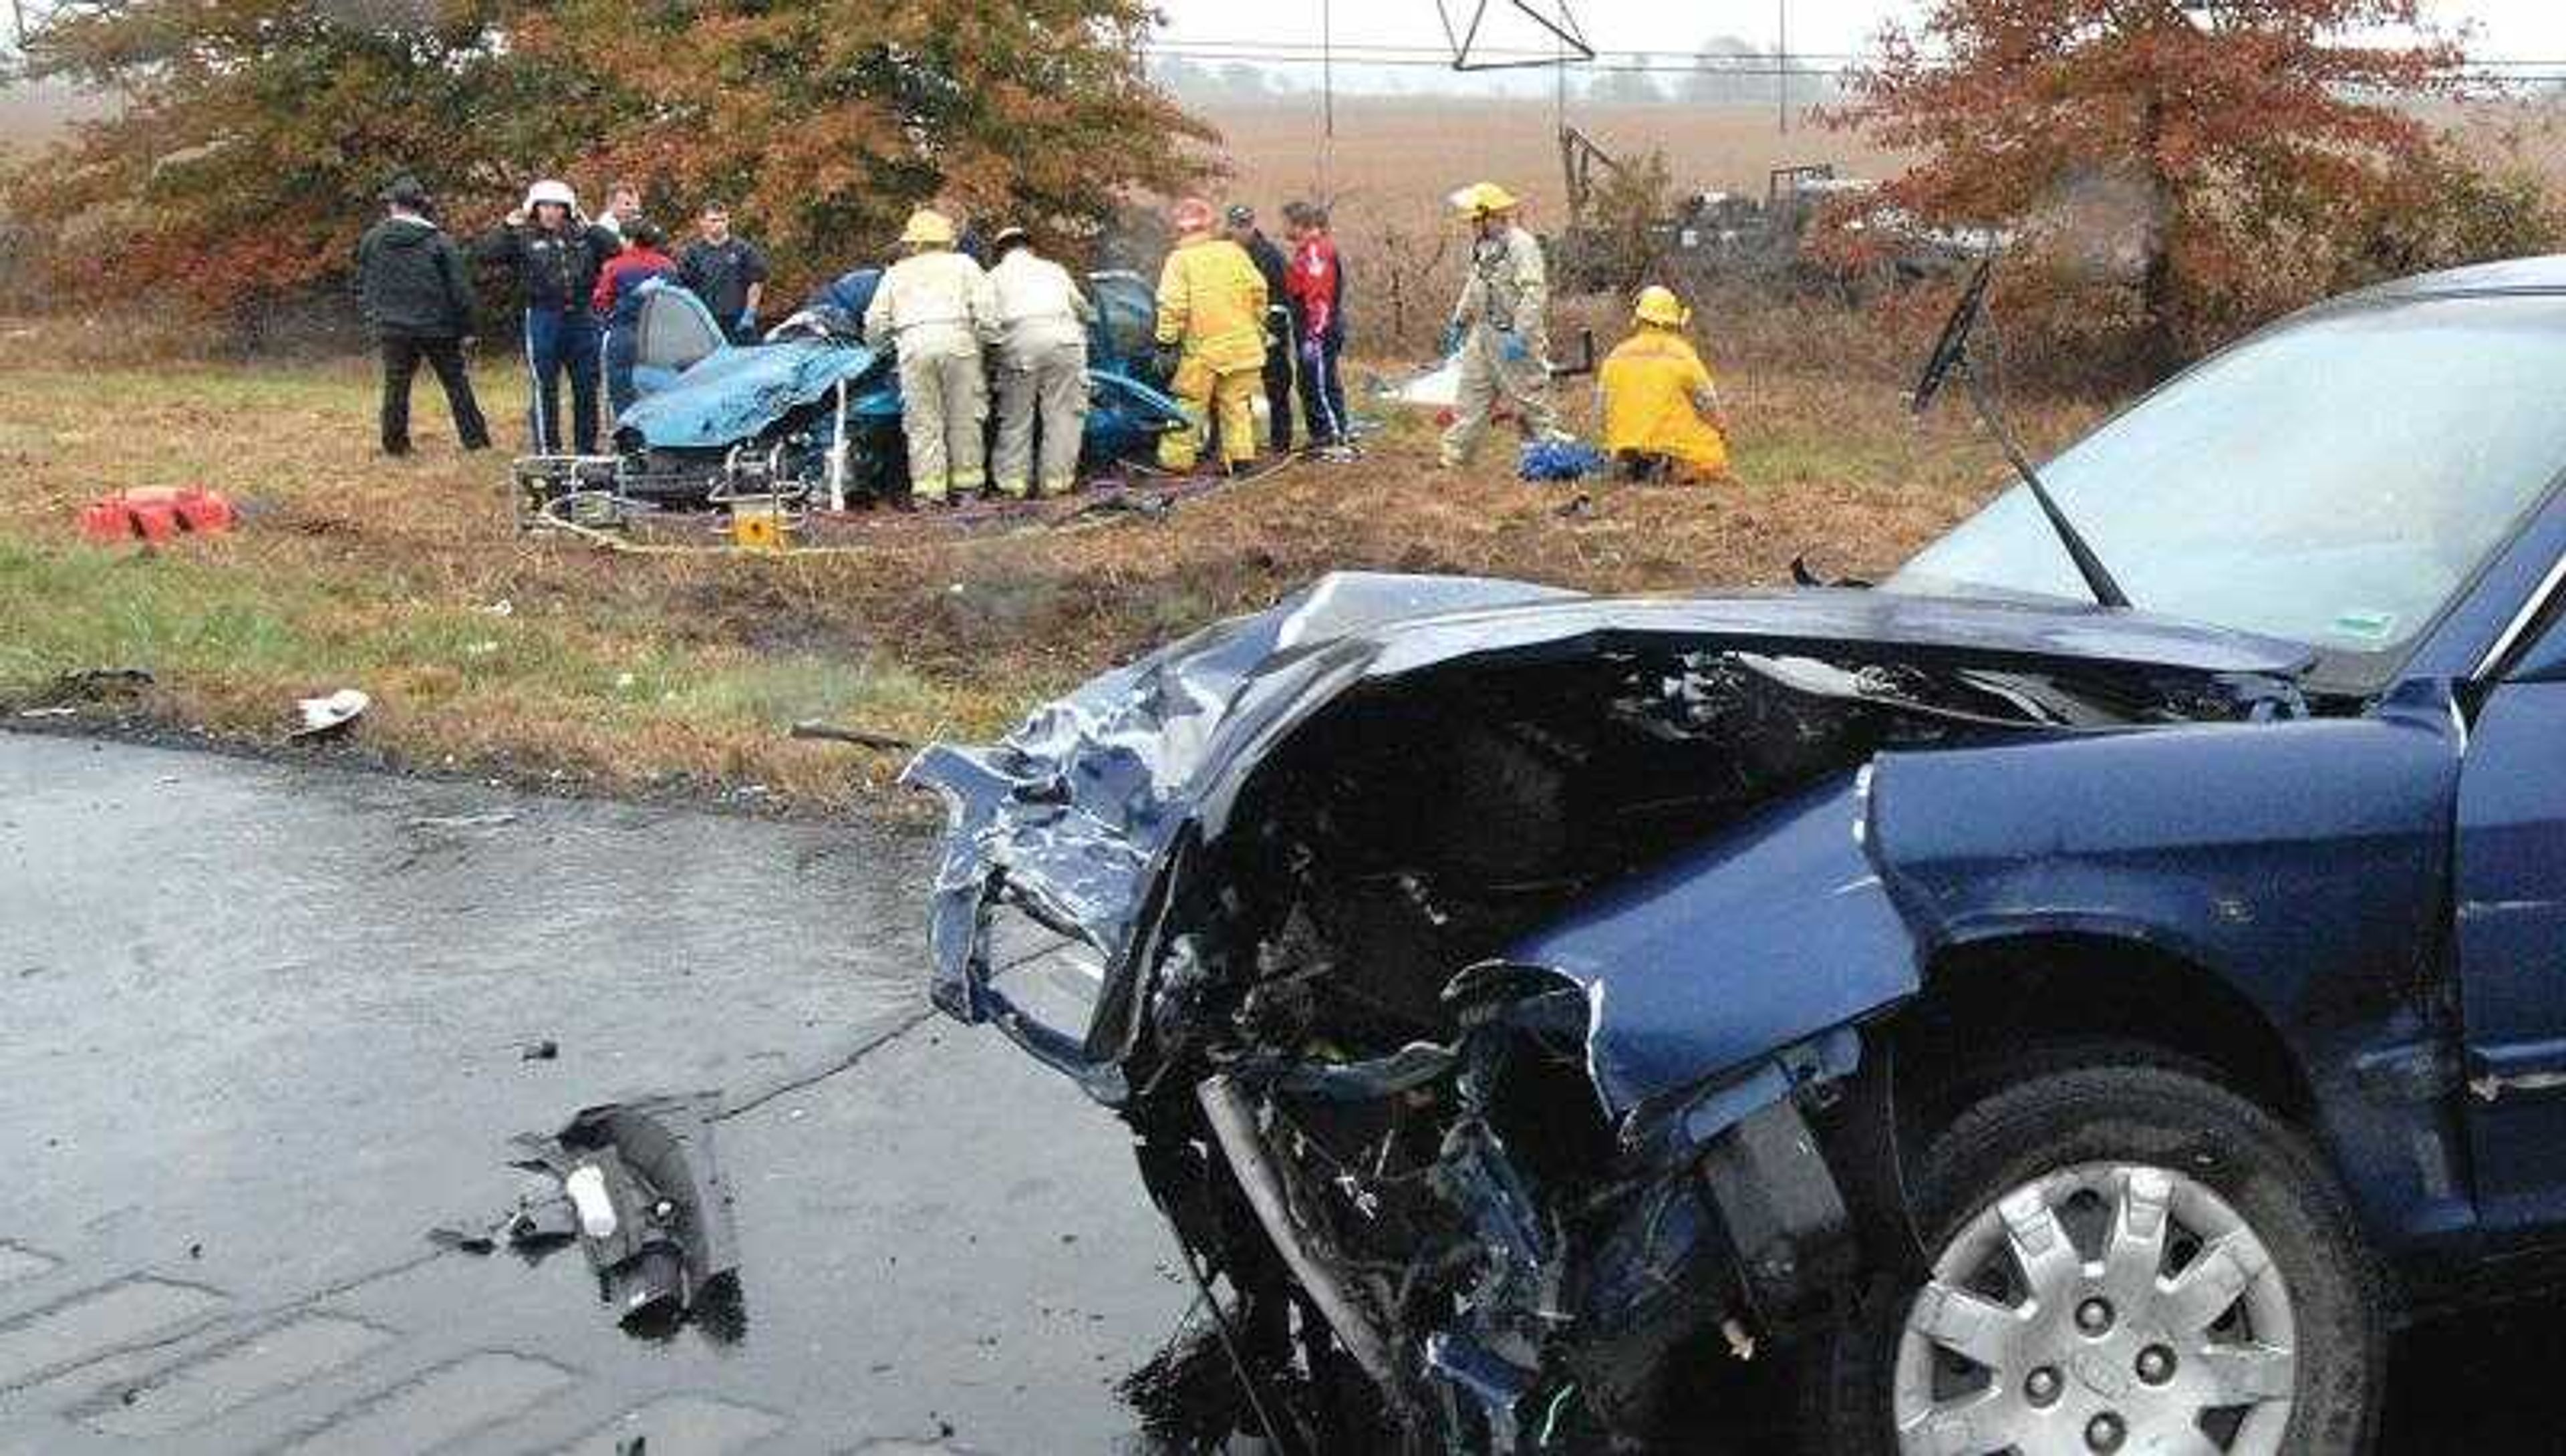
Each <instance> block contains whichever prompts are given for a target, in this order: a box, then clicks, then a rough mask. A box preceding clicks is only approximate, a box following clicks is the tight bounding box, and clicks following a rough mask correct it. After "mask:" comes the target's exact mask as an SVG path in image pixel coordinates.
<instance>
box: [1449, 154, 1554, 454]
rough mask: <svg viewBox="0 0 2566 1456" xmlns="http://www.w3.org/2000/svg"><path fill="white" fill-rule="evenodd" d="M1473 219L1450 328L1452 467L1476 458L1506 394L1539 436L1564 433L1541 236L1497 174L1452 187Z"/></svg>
mask: <svg viewBox="0 0 2566 1456" xmlns="http://www.w3.org/2000/svg"><path fill="white" fill-rule="evenodd" d="M1451 201H1452V205H1453V207H1454V208H1456V209H1457V210H1458V211H1459V212H1460V213H1461V214H1462V216H1464V217H1465V218H1467V219H1468V220H1469V223H1470V229H1471V233H1472V237H1471V241H1470V267H1469V273H1468V276H1467V277H1465V278H1464V279H1463V280H1462V284H1461V297H1460V299H1459V301H1458V302H1456V303H1454V304H1453V306H1452V322H1451V324H1450V326H1449V327H1447V328H1446V329H1445V330H1444V353H1446V354H1450V353H1451V352H1452V351H1453V350H1454V349H1458V350H1459V351H1460V354H1461V377H1460V380H1459V389H1458V393H1457V396H1456V397H1455V399H1454V400H1453V405H1452V427H1451V428H1450V429H1447V430H1445V431H1444V432H1443V448H1442V460H1443V464H1444V466H1445V467H1446V468H1450V467H1453V466H1458V465H1465V464H1467V463H1469V460H1470V456H1471V455H1472V454H1473V453H1475V452H1476V451H1477V450H1478V448H1479V439H1480V437H1481V436H1483V435H1485V434H1486V433H1487V432H1488V420H1489V418H1490V416H1491V415H1493V414H1494V413H1495V410H1496V406H1497V404H1498V402H1499V401H1500V400H1502V401H1504V402H1506V403H1508V404H1510V405H1512V406H1513V407H1514V411H1515V415H1516V417H1517V418H1518V419H1520V420H1521V421H1522V422H1523V429H1524V432H1525V433H1526V434H1527V435H1530V436H1531V437H1532V438H1534V439H1557V438H1560V437H1561V434H1560V428H1559V412H1558V411H1557V410H1556V409H1555V408H1553V407H1552V405H1551V402H1550V340H1549V323H1548V312H1549V308H1550V281H1549V271H1548V269H1547V267H1546V266H1545V264H1544V263H1543V261H1542V256H1541V241H1540V240H1539V239H1538V238H1535V237H1534V236H1533V235H1532V234H1531V233H1528V232H1526V231H1524V229H1523V226H1522V225H1521V224H1520V223H1519V222H1517V221H1516V212H1517V210H1518V209H1519V208H1520V207H1521V205H1522V204H1520V203H1518V202H1517V201H1516V200H1515V197H1514V194H1513V193H1511V192H1508V191H1507V190H1506V189H1505V188H1503V187H1500V186H1498V185H1497V184H1496V183H1494V182H1474V183H1472V184H1471V185H1469V186H1467V187H1464V188H1462V189H1461V190H1460V191H1458V192H1455V193H1453V194H1452V198H1451Z"/></svg>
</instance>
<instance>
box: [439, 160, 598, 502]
mask: <svg viewBox="0 0 2566 1456" xmlns="http://www.w3.org/2000/svg"><path fill="white" fill-rule="evenodd" d="M623 247H624V243H623V239H621V238H620V237H618V236H616V235H615V233H614V232H613V230H611V229H607V228H602V227H599V226H597V225H595V224H593V223H591V222H589V221H588V220H587V219H586V218H584V217H582V216H580V212H579V198H578V196H577V195H576V194H574V193H573V192H572V191H571V189H570V186H569V184H567V183H564V182H558V181H554V180H552V179H550V178H546V179H545V180H543V181H540V182H537V183H535V184H534V185H533V186H532V187H529V188H527V189H526V200H525V202H524V203H523V204H522V205H520V206H519V207H518V208H517V210H516V211H514V212H511V213H509V214H508V218H507V221H506V222H504V223H502V224H501V225H500V226H499V227H498V228H497V229H495V230H494V231H492V232H491V233H490V234H489V235H488V236H486V237H484V238H482V239H481V241H480V242H478V243H477V244H475V245H474V247H473V252H474V253H475V254H476V255H477V256H479V257H483V258H489V259H495V260H497V261H500V262H503V263H506V264H507V265H509V266H510V267H511V268H513V269H515V270H516V274H517V285H518V289H519V291H520V292H521V293H522V294H523V295H524V297H525V301H526V324H525V339H524V342H525V350H526V373H527V378H528V384H529V386H530V388H531V391H532V393H533V396H534V397H533V398H532V399H531V400H530V401H529V407H528V411H527V412H528V414H529V416H530V418H531V423H532V428H533V433H534V453H536V454H538V455H558V454H560V453H561V452H562V449H563V444H564V441H563V436H562V429H561V376H562V374H563V373H564V372H567V373H569V375H570V409H571V421H570V436H569V447H570V448H571V449H572V450H574V451H576V452H577V453H579V454H582V455H594V454H596V453H597V365H598V335H597V316H596V315H595V314H593V313H591V312H590V311H589V297H590V295H591V294H592V293H594V292H595V291H596V289H597V271H598V269H599V268H601V267H603V266H605V263H606V260H607V259H609V258H612V257H614V256H615V255H616V254H617V253H619V252H622V251H623Z"/></svg>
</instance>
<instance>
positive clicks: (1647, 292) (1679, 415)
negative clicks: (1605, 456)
mask: <svg viewBox="0 0 2566 1456" xmlns="http://www.w3.org/2000/svg"><path fill="white" fill-rule="evenodd" d="M1691 319H1692V314H1691V311H1689V310H1687V309H1686V308H1685V307H1684V306H1683V305H1682V304H1681V303H1679V302H1677V301H1676V299H1675V296H1674V294H1673V293H1672V292H1671V291H1669V290H1668V289H1665V288H1661V287H1659V286H1658V285H1656V284H1651V285H1649V286H1648V287H1647V288H1644V289H1642V290H1640V298H1639V304H1638V307H1636V308H1634V309H1633V310H1632V311H1631V321H1632V325H1633V332H1632V334H1631V337H1630V338H1628V339H1625V340H1623V341H1622V342H1621V344H1619V345H1618V346H1616V347H1615V348H1614V350H1613V353H1612V354H1611V355H1610V356H1608V357H1607V358H1606V359H1605V361H1604V364H1603V367H1601V368H1599V369H1598V370H1596V374H1595V396H1596V405H1597V409H1596V413H1597V415H1598V416H1599V417H1600V418H1601V419H1602V420H1603V421H1604V448H1605V450H1606V452H1607V453H1609V454H1611V455H1612V457H1613V459H1614V462H1615V463H1616V464H1617V465H1619V466H1620V468H1621V473H1622V475H1623V477H1624V478H1626V479H1630V480H1676V481H1703V480H1715V479H1722V478H1725V477H1726V476H1727V474H1728V425H1727V420H1726V418H1725V416H1723V415H1722V414H1721V412H1720V408H1719V390H1718V388H1717V386H1715V385H1714V384H1712V382H1711V378H1710V369H1709V368H1708V367H1707V366H1705V365H1704V364H1702V362H1701V356H1700V355H1698V354H1696V353H1694V352H1693V347H1692V344H1691V343H1690V341H1688V340H1686V339H1685V338H1684V336H1683V329H1684V325H1685V324H1687V323H1688V322H1690V321H1691Z"/></svg>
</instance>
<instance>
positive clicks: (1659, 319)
mask: <svg viewBox="0 0 2566 1456" xmlns="http://www.w3.org/2000/svg"><path fill="white" fill-rule="evenodd" d="M1631 317H1632V318H1634V319H1637V320H1639V321H1640V322H1641V323H1643V324H1655V325H1657V326H1658V327H1660V328H1662V329H1680V328H1682V327H1683V326H1684V325H1685V324H1686V323H1688V322H1690V321H1691V319H1692V310H1690V309H1687V308H1685V307H1684V306H1683V304H1682V303H1681V302H1680V301H1679V300H1677V299H1676V298H1675V294H1674V290H1673V289H1670V288H1666V287H1663V286H1661V285H1659V284H1655V283H1652V284H1650V285H1649V286H1648V287H1647V288H1644V289H1641V290H1640V302H1639V305H1638V307H1636V308H1634V309H1632V310H1631Z"/></svg>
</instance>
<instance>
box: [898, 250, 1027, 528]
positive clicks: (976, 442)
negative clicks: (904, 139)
mask: <svg viewBox="0 0 2566 1456" xmlns="http://www.w3.org/2000/svg"><path fill="white" fill-rule="evenodd" d="M899 241H900V245H901V246H902V247H904V248H906V249H908V256H907V257H904V258H902V259H900V260H899V261H898V262H897V263H894V264H893V265H891V267H890V269H889V270H887V271H886V272H885V273H884V274H883V277H882V285H881V287H879V288H877V289H875V290H874V299H873V303H872V304H871V305H870V306H869V307H867V308H866V310H865V342H866V343H867V344H870V345H872V346H873V347H874V348H876V349H882V348H885V347H887V346H889V347H894V348H896V349H897V350H898V356H899V427H900V432H901V433H902V434H904V435H906V436H907V437H908V488H909V495H910V498H911V499H913V500H916V501H919V502H924V503H930V504H932V503H940V502H943V501H946V500H949V499H950V498H951V497H952V496H953V495H954V494H955V493H956V492H959V491H972V490H978V489H979V488H980V487H981V486H982V485H984V484H986V483H987V480H988V470H987V467H986V464H985V463H984V462H985V461H986V458H987V455H988V437H987V434H986V431H985V426H986V423H987V421H988V418H989V381H988V375H987V373H986V371H985V366H984V365H983V364H982V363H981V356H980V351H981V349H982V348H983V347H984V346H993V345H995V344H997V342H998V304H997V298H996V296H995V295H994V294H992V293H991V291H990V288H989V275H988V274H986V273H984V272H982V271H981V269H980V265H979V264H977V263H974V262H972V261H971V259H970V258H969V257H967V256H965V255H964V254H961V253H957V252H955V251H953V223H952V220H951V219H949V218H947V217H945V216H944V214H942V213H940V212H935V211H932V210H930V209H926V208H920V209H919V210H918V211H916V212H914V213H912V214H910V215H909V219H908V226H907V227H906V228H904V229H903V230H902V231H901V232H900V235H899Z"/></svg>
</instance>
